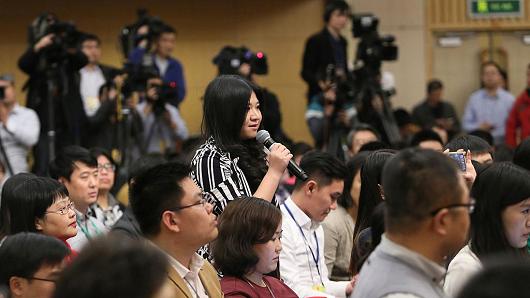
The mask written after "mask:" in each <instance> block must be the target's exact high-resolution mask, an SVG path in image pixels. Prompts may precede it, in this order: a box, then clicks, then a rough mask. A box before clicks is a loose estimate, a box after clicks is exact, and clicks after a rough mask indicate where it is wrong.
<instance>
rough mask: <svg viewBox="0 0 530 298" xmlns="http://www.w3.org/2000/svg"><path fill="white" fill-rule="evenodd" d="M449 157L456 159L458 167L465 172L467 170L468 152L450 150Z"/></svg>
mask: <svg viewBox="0 0 530 298" xmlns="http://www.w3.org/2000/svg"><path fill="white" fill-rule="evenodd" d="M448 155H449V157H450V158H452V159H453V160H454V161H456V163H457V165H458V168H459V169H460V170H461V171H463V172H465V171H466V170H467V166H466V152H449V153H448Z"/></svg>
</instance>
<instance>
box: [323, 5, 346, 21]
mask: <svg viewBox="0 0 530 298" xmlns="http://www.w3.org/2000/svg"><path fill="white" fill-rule="evenodd" d="M335 10H338V11H340V12H343V13H349V12H350V6H349V5H348V3H346V1H344V0H329V1H328V2H327V4H326V7H325V8H324V22H326V23H327V22H329V19H330V18H331V14H332V13H333V12H334V11H335Z"/></svg>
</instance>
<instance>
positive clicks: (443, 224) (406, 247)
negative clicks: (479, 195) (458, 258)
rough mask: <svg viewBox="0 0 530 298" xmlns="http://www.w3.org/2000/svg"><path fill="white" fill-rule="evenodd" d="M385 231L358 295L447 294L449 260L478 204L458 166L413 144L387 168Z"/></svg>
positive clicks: (395, 297)
mask: <svg viewBox="0 0 530 298" xmlns="http://www.w3.org/2000/svg"><path fill="white" fill-rule="evenodd" d="M382 181H383V183H382V186H383V190H384V193H385V204H386V211H385V234H384V235H383V236H382V240H381V243H380V244H379V245H378V246H377V247H376V249H375V250H374V252H372V254H371V255H370V256H369V257H368V259H367V260H366V262H365V263H364V265H363V267H362V269H361V272H360V275H359V279H358V281H357V285H356V288H355V291H354V295H353V297H385V298H390V297H391V298H405V297H408V298H410V297H424V298H427V297H429V298H431V297H447V296H446V295H445V293H444V291H443V288H442V286H441V282H442V279H443V277H444V275H445V272H446V271H445V267H444V262H445V258H446V257H447V256H449V255H453V254H454V253H456V252H457V251H458V250H459V249H460V248H462V246H464V244H465V242H466V240H467V234H468V229H469V213H470V212H472V211H473V208H474V203H473V201H472V200H471V199H470V197H469V191H468V188H467V187H466V184H465V181H464V178H463V176H462V175H461V174H460V172H459V169H458V168H457V166H456V164H455V163H454V162H453V161H452V160H450V159H449V158H448V157H447V156H445V155H444V154H442V153H439V152H436V151H432V150H426V149H419V148H411V149H406V150H403V151H401V152H400V153H398V154H397V155H396V156H394V157H393V158H392V159H391V160H389V161H388V162H387V164H386V165H385V168H384V170H383V178H382Z"/></svg>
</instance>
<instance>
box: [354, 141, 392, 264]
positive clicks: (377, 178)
mask: <svg viewBox="0 0 530 298" xmlns="http://www.w3.org/2000/svg"><path fill="white" fill-rule="evenodd" d="M395 154H396V153H395V151H393V150H378V151H374V152H372V153H370V155H368V157H367V158H366V160H365V161H364V163H363V165H362V167H361V192H360V194H359V208H358V212H357V221H356V223H355V229H354V232H353V238H352V241H354V243H356V242H357V238H358V237H359V236H358V235H359V234H360V233H361V231H363V230H365V229H367V228H369V226H370V222H371V220H372V214H373V212H374V209H375V207H376V206H377V205H379V204H380V203H381V202H383V200H384V199H383V193H382V189H381V175H382V173H383V167H384V166H385V164H386V162H387V161H388V160H389V159H391V158H392V157H393V156H394V155H395ZM368 233H369V234H368V235H370V232H368ZM360 248H361V247H360V246H358V245H355V244H354V245H353V251H351V261H350V271H351V272H352V273H354V274H356V273H358V272H359V268H360V266H361V264H362V262H363V261H364V259H365V258H366V257H367V255H365V254H363V253H362V252H361V251H360V250H359V249H360Z"/></svg>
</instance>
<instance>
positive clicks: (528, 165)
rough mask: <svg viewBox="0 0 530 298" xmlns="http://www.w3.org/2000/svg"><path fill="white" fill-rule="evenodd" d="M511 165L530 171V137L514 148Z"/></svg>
mask: <svg viewBox="0 0 530 298" xmlns="http://www.w3.org/2000/svg"><path fill="white" fill-rule="evenodd" d="M513 163H514V164H516V165H518V166H520V167H523V168H525V169H527V170H528V171H530V137H528V138H526V139H525V140H524V141H522V142H521V143H520V144H519V146H517V148H515V152H514V155H513Z"/></svg>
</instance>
